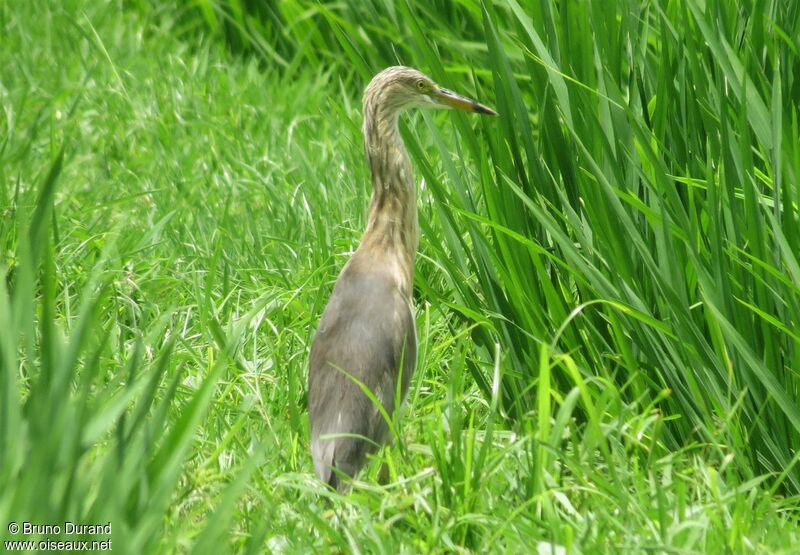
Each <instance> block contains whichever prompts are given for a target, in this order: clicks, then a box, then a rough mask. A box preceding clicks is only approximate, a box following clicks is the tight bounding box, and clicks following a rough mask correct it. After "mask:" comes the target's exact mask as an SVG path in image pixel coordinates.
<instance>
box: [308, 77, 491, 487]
mask: <svg viewBox="0 0 800 555" xmlns="http://www.w3.org/2000/svg"><path fill="white" fill-rule="evenodd" d="M426 105H431V106H432V107H436V106H438V105H443V107H455V108H461V109H465V110H470V111H474V112H479V113H489V114H493V112H492V111H491V110H490V109H489V108H486V107H485V106H483V105H481V104H478V103H476V102H473V101H471V100H469V99H466V98H463V97H460V96H458V95H456V94H454V93H452V92H450V91H447V90H445V89H441V88H439V87H438V86H437V85H435V83H433V81H431V80H430V79H429V78H428V77H426V76H425V75H423V74H422V73H420V72H419V71H417V70H415V69H412V68H407V67H392V68H388V69H386V70H384V71H383V72H381V73H379V74H378V75H376V76H375V78H374V79H373V80H372V82H371V83H370V84H369V86H368V87H367V89H366V90H365V92H364V126H363V131H364V146H365V151H366V155H367V160H368V162H369V166H370V170H371V172H372V198H371V200H370V206H369V213H368V218H367V229H366V231H365V232H364V236H363V237H362V239H361V244H360V245H359V247H358V249H357V250H356V252H355V254H353V257H352V258H351V259H350V260H349V261H348V262H347V264H345V266H344V268H343V269H342V272H341V274H340V275H339V278H338V280H337V282H336V285H335V286H334V289H333V293H332V295H331V298H330V300H329V301H328V305H327V307H326V308H325V312H324V313H323V315H322V319H321V320H320V323H319V327H318V328H317V333H316V336H315V337H314V341H313V343H312V346H311V357H310V364H309V420H310V428H311V452H312V457H313V459H314V468H315V470H316V474H317V477H318V478H319V479H320V480H322V481H323V482H325V483H328V484H330V485H331V486H334V487H336V488H338V489H340V490H341V489H344V488H345V487H346V484H345V483H344V482H342V481H341V480H340V476H339V475H338V474H337V473H336V472H335V471H334V470H333V469H334V468H335V469H338V471H339V472H341V473H342V474H344V475H347V476H350V477H352V476H354V475H355V474H356V473H357V472H358V470H359V469H360V468H361V467H362V466H363V465H364V463H365V461H366V457H367V455H368V454H369V453H370V452H372V451H374V450H375V449H376V448H377V446H379V445H380V444H382V443H384V442H385V441H386V440H387V439H388V437H387V435H388V424H387V422H386V418H385V417H384V415H383V414H382V411H381V409H380V408H379V406H378V405H376V404H375V403H374V402H373V401H372V400H371V399H370V397H369V396H368V395H367V394H366V393H365V392H364V389H366V390H368V391H370V392H371V394H372V396H374V398H375V399H376V400H377V402H379V403H380V405H381V406H382V407H383V409H385V412H386V414H388V415H392V414H394V411H395V409H396V408H397V407H396V406H395V405H396V402H395V401H396V400H398V399H399V400H402V399H404V398H405V394H406V392H407V391H408V386H409V384H410V382H411V377H412V375H413V372H414V366H415V363H416V354H417V340H416V330H415V325H414V315H413V310H412V290H413V279H414V258H415V256H416V251H417V244H418V241H419V225H418V221H417V205H416V204H417V203H416V188H415V186H414V179H413V175H412V170H411V162H410V160H409V158H408V154H407V153H406V149H405V146H404V145H403V140H402V138H401V136H400V131H399V128H398V121H397V120H398V116H399V114H400V112H401V111H403V110H404V109H406V108H409V107H412V106H426Z"/></svg>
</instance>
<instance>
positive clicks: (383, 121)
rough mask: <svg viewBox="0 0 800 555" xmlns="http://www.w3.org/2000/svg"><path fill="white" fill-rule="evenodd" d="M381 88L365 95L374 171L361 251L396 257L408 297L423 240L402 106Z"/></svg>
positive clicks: (366, 140) (366, 133) (368, 146)
mask: <svg viewBox="0 0 800 555" xmlns="http://www.w3.org/2000/svg"><path fill="white" fill-rule="evenodd" d="M387 100H388V99H387V98H385V97H384V95H383V94H381V91H380V90H379V89H377V88H372V87H370V88H368V89H367V91H366V93H365V94H364V129H363V130H364V147H365V150H366V154H367V160H368V161H369V167H370V170H371V172H372V198H371V199H370V205H369V212H368V216H367V230H366V232H365V233H364V237H363V238H362V240H361V246H359V250H362V249H374V250H376V251H377V252H383V253H386V254H387V255H388V256H391V257H395V260H394V262H396V263H397V264H399V265H400V269H401V272H402V274H403V276H402V278H403V283H402V284H401V288H402V289H404V292H405V294H406V295H408V296H409V297H410V296H411V288H412V282H413V274H414V258H415V257H416V253H417V246H418V243H419V223H418V220H417V193H416V189H415V187H414V176H413V173H412V170H411V161H410V160H409V158H408V153H407V152H406V148H405V145H404V144H403V139H402V137H401V136H400V129H399V128H398V122H397V120H398V116H399V113H400V110H401V109H402V107H401V106H396V105H392V104H391V102H387Z"/></svg>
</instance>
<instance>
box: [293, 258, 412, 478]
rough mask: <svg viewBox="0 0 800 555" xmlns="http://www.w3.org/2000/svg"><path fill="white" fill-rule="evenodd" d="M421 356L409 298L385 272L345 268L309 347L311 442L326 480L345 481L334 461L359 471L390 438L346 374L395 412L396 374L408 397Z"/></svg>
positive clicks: (346, 470)
mask: <svg viewBox="0 0 800 555" xmlns="http://www.w3.org/2000/svg"><path fill="white" fill-rule="evenodd" d="M415 362H416V333H415V329H414V318H413V314H412V312H411V307H410V305H409V302H408V300H407V299H406V298H405V297H404V296H403V295H402V294H401V293H400V291H399V290H398V289H397V288H396V287H395V286H394V284H393V282H392V281H391V280H390V279H387V277H386V276H385V275H383V274H380V273H378V272H355V271H353V272H348V269H347V268H345V270H344V271H343V272H342V275H341V277H340V279H339V281H338V282H337V284H336V286H335V288H334V292H333V294H332V295H331V299H330V301H329V303H328V306H327V307H326V309H325V312H324V314H323V317H322V319H321V321H320V325H319V328H318V330H317V334H316V336H315V337H314V341H313V344H312V347H311V361H310V368H309V418H310V424H311V450H312V456H313V459H314V467H315V470H316V473H317V476H318V477H319V478H320V480H322V481H324V482H327V483H330V484H331V485H333V486H337V485H338V484H339V480H338V477H337V476H336V474H335V473H333V472H332V470H331V467H336V468H337V469H339V470H340V471H341V472H343V473H345V474H347V475H349V476H353V475H355V473H356V472H358V470H359V469H360V468H361V466H363V464H364V462H365V459H366V455H367V454H368V453H369V452H371V451H373V450H374V444H373V443H372V442H375V443H378V444H380V443H382V442H383V441H384V440H385V439H386V435H387V431H388V426H387V424H386V422H385V420H384V418H383V416H382V415H381V413H380V411H379V410H378V408H377V407H376V406H375V405H374V404H373V402H372V401H371V400H370V399H369V397H367V395H366V394H364V392H363V391H362V390H361V388H360V387H359V386H358V384H356V383H355V382H354V381H353V379H351V378H350V377H348V375H347V374H349V375H350V376H352V378H355V379H356V380H358V381H360V382H362V383H363V384H364V385H365V386H366V387H367V388H368V389H369V390H370V391H371V392H372V393H373V394H374V396H375V397H376V398H377V399H378V400H379V401H380V403H381V404H382V405H383V406H384V408H385V409H386V411H387V412H388V413H389V414H390V415H391V414H393V412H394V409H395V407H394V404H395V403H394V401H395V395H396V388H397V382H398V378H401V380H402V382H401V384H400V387H401V395H402V397H404V396H405V393H406V391H407V389H408V384H409V383H410V380H411V375H412V373H413V371H414V365H415ZM401 366H402V368H401ZM401 372H402V376H401ZM326 434H353V435H357V436H363V437H365V438H368V439H369V440H370V441H367V440H365V439H359V438H357V437H338V438H329V439H326V438H323V437H321V436H324V435H326Z"/></svg>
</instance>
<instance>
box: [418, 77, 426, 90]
mask: <svg viewBox="0 0 800 555" xmlns="http://www.w3.org/2000/svg"><path fill="white" fill-rule="evenodd" d="M417 90H418V91H424V90H425V81H423V80H422V79H420V80H419V81H417Z"/></svg>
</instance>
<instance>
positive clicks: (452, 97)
mask: <svg viewBox="0 0 800 555" xmlns="http://www.w3.org/2000/svg"><path fill="white" fill-rule="evenodd" d="M430 95H431V98H433V100H434V101H435V102H436V103H437V104H440V105H442V106H444V107H447V108H455V109H456V110H463V111H465V112H474V113H476V114H487V115H489V116H496V115H497V112H495V111H494V110H492V109H491V108H489V107H488V106H484V105H483V104H481V103H480V102H475V101H474V100H472V99H471V98H467V97H466V96H461V95H460V94H456V93H454V92H453V91H450V90H447V89H442V88H438V89H436V90H434V91H433V92H432V93H430Z"/></svg>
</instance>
